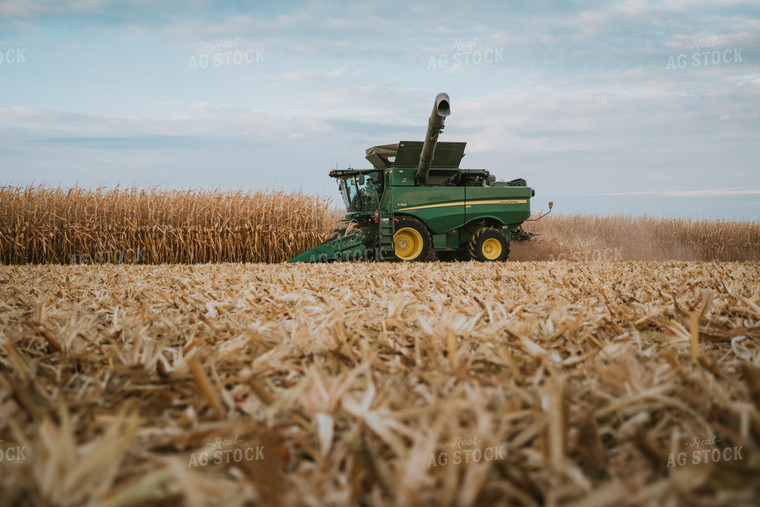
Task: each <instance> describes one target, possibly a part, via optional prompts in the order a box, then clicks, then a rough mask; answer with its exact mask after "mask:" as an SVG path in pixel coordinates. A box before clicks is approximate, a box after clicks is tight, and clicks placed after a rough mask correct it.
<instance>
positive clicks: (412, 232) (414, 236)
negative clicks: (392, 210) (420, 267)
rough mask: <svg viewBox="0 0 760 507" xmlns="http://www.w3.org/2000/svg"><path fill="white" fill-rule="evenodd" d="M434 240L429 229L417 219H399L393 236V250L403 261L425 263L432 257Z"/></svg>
mask: <svg viewBox="0 0 760 507" xmlns="http://www.w3.org/2000/svg"><path fill="white" fill-rule="evenodd" d="M432 244H433V239H432V238H431V237H430V232H428V230H427V227H425V225H424V224H423V223H422V222H420V221H419V220H417V219H415V218H410V217H404V218H399V219H398V223H397V224H396V234H394V235H393V250H394V253H395V254H396V257H398V258H399V259H401V260H402V261H424V260H427V259H428V257H430V252H431V247H432Z"/></svg>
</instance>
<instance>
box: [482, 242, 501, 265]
mask: <svg viewBox="0 0 760 507" xmlns="http://www.w3.org/2000/svg"><path fill="white" fill-rule="evenodd" d="M481 250H482V251H483V257H485V258H486V259H488V260H489V261H493V260H496V259H498V258H499V256H500V255H501V242H500V241H499V240H498V239H496V238H488V239H487V240H485V241H484V242H483V246H482V247H481Z"/></svg>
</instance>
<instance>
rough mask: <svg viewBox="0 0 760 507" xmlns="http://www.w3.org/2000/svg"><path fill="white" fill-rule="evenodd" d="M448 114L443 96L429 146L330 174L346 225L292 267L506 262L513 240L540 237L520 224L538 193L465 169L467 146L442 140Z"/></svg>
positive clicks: (388, 150) (407, 147)
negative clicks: (387, 262) (393, 262)
mask: <svg viewBox="0 0 760 507" xmlns="http://www.w3.org/2000/svg"><path fill="white" fill-rule="evenodd" d="M450 114H451V107H450V103H449V96H448V95H447V94H445V93H439V94H438V96H437V97H436V98H435V104H434V106H433V112H432V114H431V115H430V120H429V122H428V129H427V135H426V136H425V141H424V142H419V141H402V142H400V143H398V144H389V145H384V146H373V147H372V148H370V149H368V150H367V160H369V161H370V162H371V163H372V166H373V168H372V169H345V170H332V171H330V176H331V177H333V178H335V179H337V180H338V188H339V189H340V193H341V195H342V196H343V200H344V201H345V203H346V218H345V219H344V222H345V223H346V226H345V227H340V228H338V229H336V231H335V236H333V237H332V238H331V239H329V240H328V241H326V242H325V243H323V244H321V245H319V246H318V247H316V248H312V249H311V250H308V251H306V252H304V253H302V254H300V255H297V256H296V257H293V258H292V259H290V260H289V261H288V262H330V261H348V260H402V261H426V260H432V259H434V258H435V257H438V258H439V259H455V260H466V259H476V260H479V261H503V260H505V259H506V258H507V256H508V255H509V243H510V241H512V240H524V239H528V238H530V237H532V236H534V234H531V233H528V232H525V231H523V229H522V224H523V222H525V221H526V220H528V218H529V217H530V199H531V197H533V196H534V195H535V191H534V190H533V189H531V188H530V187H528V186H527V185H526V182H525V180H524V179H515V180H512V181H507V182H502V181H496V177H495V176H493V175H492V174H491V173H489V172H488V171H486V170H483V169H460V168H459V163H460V162H461V160H462V157H464V148H465V145H466V144H467V143H447V142H441V143H439V142H438V135H439V134H440V133H441V131H442V130H443V126H444V120H445V118H446V117H447V116H449V115H450ZM551 207H552V203H551V202H550V203H549V210H550V211H551ZM547 213H548V212H547ZM543 216H545V215H542V217H543ZM542 217H539V218H542ZM536 220H537V219H536Z"/></svg>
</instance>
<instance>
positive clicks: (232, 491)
mask: <svg viewBox="0 0 760 507" xmlns="http://www.w3.org/2000/svg"><path fill="white" fill-rule="evenodd" d="M0 286H1V287H2V295H3V297H2V300H1V301H0V319H1V322H2V324H0V326H2V327H0V343H1V344H2V346H0V440H2V441H3V442H2V443H0V448H2V449H4V450H6V449H8V448H11V447H15V448H18V447H24V448H25V453H24V458H25V459H17V460H15V461H9V460H8V459H4V460H2V461H0V472H1V473H0V489H2V490H3V491H4V495H3V497H4V499H5V500H8V501H9V502H11V503H15V502H18V501H22V499H24V498H26V500H25V501H26V502H31V503H46V502H50V501H56V502H64V503H70V504H72V505H73V504H80V503H83V502H87V501H94V502H98V503H105V504H109V505H120V504H129V503H132V502H149V503H156V504H158V503H161V504H167V503H169V504H172V503H178V504H179V503H189V504H193V503H195V504H198V505H203V504H205V503H212V502H213V503H219V502H224V503H235V502H236V501H240V500H246V499H247V500H256V499H258V500H259V501H260V502H262V503H265V504H270V503H277V502H279V503H283V504H308V503H335V504H354V503H356V502H361V503H365V504H381V503H391V504H405V505H411V504H422V503H425V504H441V505H443V504H450V503H458V504H479V505H483V504H494V503H513V504H529V505H530V504H556V503H562V504H565V503H568V502H573V501H577V502H579V503H580V504H585V505H602V504H610V503H619V504H621V505H623V504H637V503H646V502H648V501H652V502H655V503H657V504H663V503H667V502H675V503H676V504H684V503H685V504H693V503H707V504H711V503H714V502H719V503H733V504H745V503H747V504H749V503H754V502H756V501H757V500H758V498H760V486H758V483H757V480H756V479H757V477H758V473H760V452H759V451H760V445H759V444H760V352H758V350H759V347H758V341H759V340H758V339H759V338H760V326H759V321H760V264H758V263H699V262H690V263H685V262H606V263H584V262H569V261H558V262H523V263H517V262H507V263H504V264H498V265H494V264H478V263H474V262H469V263H449V264H445V263H431V264H397V263H392V264H365V263H337V264H330V265H282V264H280V265H264V264H216V265H189V266H188V265H171V266H168V265H162V266H124V265H119V266H113V265H101V266H81V265H74V266H59V265H47V266H0ZM695 322H696V323H698V324H697V327H698V333H697V332H692V331H694V323H695ZM695 338H696V340H695ZM695 439H699V440H700V442H699V443H697V444H694V440H695ZM710 439H712V440H710ZM707 441H710V442H707ZM737 447H739V448H740V449H739V453H738V454H737V453H736V452H735V448H737ZM727 448H732V451H729V452H724V451H725V449H727ZM476 449H477V450H478V451H479V453H478V452H475V451H476ZM486 449H491V452H490V454H488V453H486V452H485V450H486ZM714 449H719V451H720V452H718V454H719V455H720V456H721V457H720V459H718V460H714V459H712V458H710V459H709V460H708V459H707V458H705V460H703V461H702V462H700V463H694V462H693V459H692V452H693V451H697V453H698V454H697V455H700V456H707V457H708V458H709V457H710V456H713V457H714V456H715V454H714V453H712V451H713V450H714ZM238 450H239V451H238ZM684 451H686V452H688V454H687V457H688V460H686V459H684V461H683V464H681V463H679V462H678V460H677V459H676V460H675V461H672V460H671V459H670V458H671V457H673V456H675V457H678V456H679V453H682V452H684ZM701 451H707V452H706V453H701ZM457 452H459V454H457ZM203 456H205V457H206V459H205V463H204V459H203ZM442 456H444V457H443V458H442ZM457 456H459V458H460V459H459V462H457V460H456V457H457ZM478 456H479V457H480V459H476V458H478ZM488 456H490V459H489V458H488ZM217 457H218V458H219V459H216V458H217ZM726 457H728V458H726ZM238 458H239V459H238ZM467 461H469V462H467ZM704 461H708V462H707V463H705V462H704ZM669 465H670V466H669Z"/></svg>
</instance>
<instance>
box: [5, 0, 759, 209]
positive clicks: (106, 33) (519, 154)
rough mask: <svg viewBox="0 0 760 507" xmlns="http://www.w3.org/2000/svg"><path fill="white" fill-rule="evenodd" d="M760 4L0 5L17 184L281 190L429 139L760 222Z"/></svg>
mask: <svg viewBox="0 0 760 507" xmlns="http://www.w3.org/2000/svg"><path fill="white" fill-rule="evenodd" d="M758 54H760V5H758V3H757V2H734V1H730V0H724V1H717V2H716V1H710V2H703V1H686V0H673V1H665V2H646V1H630V2H559V1H556V2H555V1H538V2H530V4H529V5H528V3H527V2H503V1H477V0H473V1H471V2H447V1H441V2H435V3H430V4H424V5H423V4H409V3H408V2H377V1H375V2H367V3H343V2H311V3H305V2H287V1H286V2H225V3H220V2H209V1H204V0H194V1H192V0H191V1H183V2H178V1H172V0H168V1H163V2H149V1H122V2H113V1H105V0H76V1H66V0H62V1H54V0H49V1H21V0H10V1H0V55H1V56H0V58H2V61H0V91H1V92H0V184H2V185H8V184H11V185H25V184H29V183H35V184H47V185H63V186H70V185H74V184H79V185H82V186H86V187H96V186H99V185H105V186H115V185H117V184H118V185H122V186H130V185H137V186H141V187H148V186H154V185H161V186H165V187H173V188H187V187H219V188H243V189H257V188H276V189H283V190H287V191H291V190H299V189H301V190H303V191H305V192H309V193H315V194H321V195H325V196H329V197H333V198H336V199H337V192H336V190H335V187H334V182H333V181H332V179H331V178H329V177H327V172H328V171H329V169H331V168H334V167H336V166H337V167H339V168H344V167H348V166H351V167H367V166H369V163H368V162H367V161H366V160H365V159H364V150H365V149H366V148H367V147H369V146H373V145H376V144H388V143H394V142H397V141H400V140H417V139H421V138H422V137H423V135H424V131H425V126H426V122H427V117H428V115H429V112H430V108H431V106H432V101H433V98H434V97H435V95H436V94H437V93H438V92H440V91H445V92H447V93H448V94H449V95H450V97H451V107H452V114H451V116H450V117H449V118H448V120H447V126H446V130H445V132H444V134H443V135H442V137H441V140H447V141H467V142H468V148H467V155H466V156H465V158H464V160H463V163H462V166H463V167H473V168H486V169H489V170H491V171H492V172H493V173H495V174H496V175H497V176H498V177H499V178H501V179H513V178H517V177H522V178H525V179H527V180H528V183H529V185H531V186H532V187H534V188H535V189H536V198H535V201H534V204H533V208H534V209H539V208H542V207H545V203H546V201H549V200H553V201H554V202H555V206H556V208H555V209H556V211H558V212H562V213H570V212H591V213H602V214H614V213H626V214H634V215H641V214H648V215H656V216H686V217H708V218H712V217H721V218H731V219H751V220H760V162H758V161H760V144H759V143H758V137H760V57H758Z"/></svg>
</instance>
